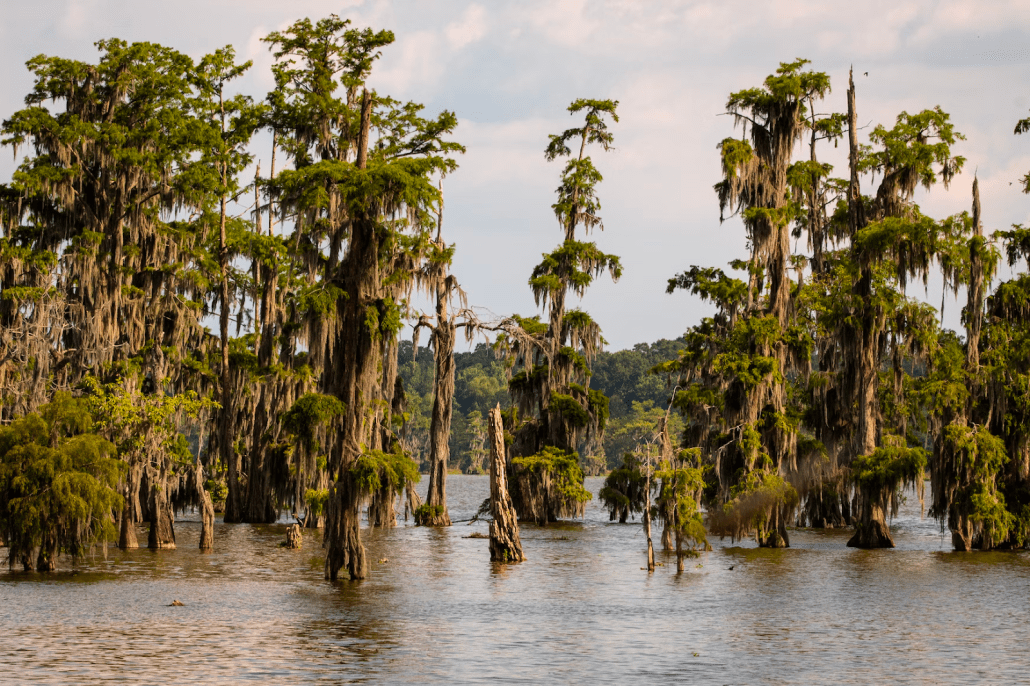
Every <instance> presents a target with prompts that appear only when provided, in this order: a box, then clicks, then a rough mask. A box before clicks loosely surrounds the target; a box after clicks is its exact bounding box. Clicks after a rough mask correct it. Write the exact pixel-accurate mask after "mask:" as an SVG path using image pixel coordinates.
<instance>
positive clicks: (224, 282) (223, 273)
mask: <svg viewBox="0 0 1030 686" xmlns="http://www.w3.org/2000/svg"><path fill="white" fill-rule="evenodd" d="M223 128H224V126H223ZM221 172H222V184H223V186H224V185H225V183H226V168H225V163H224V162H223V163H222V169H221ZM225 222H226V197H225V193H224V192H223V193H222V199H221V207H220V210H219V222H218V231H219V234H218V267H219V273H220V277H221V282H220V290H219V300H220V301H221V310H220V311H219V313H218V333H219V337H220V339H221V340H220V345H221V369H220V376H219V397H218V401H219V404H220V405H221V406H222V409H221V412H220V414H219V421H218V450H219V456H220V457H221V460H222V464H223V465H225V469H226V474H225V480H226V487H227V489H228V493H227V495H226V498H225V521H226V522H238V521H240V520H241V519H242V517H243V494H242V493H241V490H242V488H241V485H240V468H241V466H242V465H241V462H240V456H239V455H238V454H237V453H236V449H235V446H234V445H233V439H234V436H233V435H232V417H233V412H234V408H233V397H232V389H231V388H230V381H229V379H230V375H229V248H228V245H227V241H226V233H225Z"/></svg>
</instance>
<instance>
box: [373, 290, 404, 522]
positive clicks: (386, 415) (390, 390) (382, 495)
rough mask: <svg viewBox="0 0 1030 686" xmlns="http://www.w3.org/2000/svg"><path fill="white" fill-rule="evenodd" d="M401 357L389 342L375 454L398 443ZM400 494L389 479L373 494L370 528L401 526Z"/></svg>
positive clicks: (397, 295)
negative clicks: (395, 397) (395, 428)
mask: <svg viewBox="0 0 1030 686" xmlns="http://www.w3.org/2000/svg"><path fill="white" fill-rule="evenodd" d="M393 295H394V298H395V300H396V299H399V298H400V297H401V294H400V293H399V292H395V293H394V294H393ZM397 355H398V348H397V344H396V342H394V341H386V342H384V344H383V349H382V360H383V363H382V367H383V373H382V379H381V380H380V384H379V393H380V400H381V401H382V406H381V408H380V409H378V410H377V411H376V418H377V420H376V422H375V428H374V429H373V435H372V445H371V448H372V449H373V450H383V451H385V452H392V451H393V446H394V443H395V438H394V433H393V426H392V425H393V395H394V392H395V391H396V379H397V367H398V363H397ZM397 494H398V490H397V489H395V488H394V484H392V483H389V482H388V481H386V480H385V479H384V480H383V485H382V486H381V487H380V488H379V490H378V491H376V492H375V493H373V494H372V499H371V501H370V502H369V506H368V524H369V526H372V527H391V526H397Z"/></svg>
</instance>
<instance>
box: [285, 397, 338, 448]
mask: <svg viewBox="0 0 1030 686" xmlns="http://www.w3.org/2000/svg"><path fill="white" fill-rule="evenodd" d="M345 410H346V406H345V405H344V403H343V401H341V400H340V399H339V398H336V397H335V396H331V395H323V394H321V393H305V394H304V395H302V396H301V397H300V398H298V399H297V401H296V402H294V403H293V405H292V406H291V407H290V409H289V410H287V411H286V413H285V414H284V415H283V418H282V422H283V428H284V429H286V430H287V431H289V432H290V433H291V434H293V435H294V436H296V437H297V440H298V441H300V443H301V445H303V446H304V448H305V449H306V450H308V451H309V452H315V451H317V450H319V446H318V444H317V440H316V436H317V431H318V429H319V428H322V427H328V426H331V423H332V421H333V420H334V419H336V418H337V417H341V416H343V413H344V411H345Z"/></svg>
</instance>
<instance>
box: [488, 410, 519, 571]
mask: <svg viewBox="0 0 1030 686" xmlns="http://www.w3.org/2000/svg"><path fill="white" fill-rule="evenodd" d="M489 426H490V514H491V516H493V521H492V522H490V560H491V561H492V562H523V561H524V560H525V559H526V556H525V555H524V554H523V553H522V541H521V540H520V539H519V520H518V517H516V516H515V508H514V507H513V506H512V504H511V498H510V497H509V496H508V477H507V472H506V470H505V456H504V426H503V424H502V423H501V406H500V405H497V407H495V408H494V409H492V410H490V424H489Z"/></svg>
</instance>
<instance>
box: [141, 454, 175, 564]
mask: <svg viewBox="0 0 1030 686" xmlns="http://www.w3.org/2000/svg"><path fill="white" fill-rule="evenodd" d="M148 509H149V510H150V535H149V537H148V539H147V547H148V548H150V549H151V550H162V549H173V548H175V525H174V521H175V517H174V515H173V514H172V502H171V500H170V499H169V498H168V478H167V475H166V474H165V473H164V470H162V472H161V474H160V476H159V477H158V479H157V481H156V482H155V483H153V484H151V487H150V506H149V508H148Z"/></svg>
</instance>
